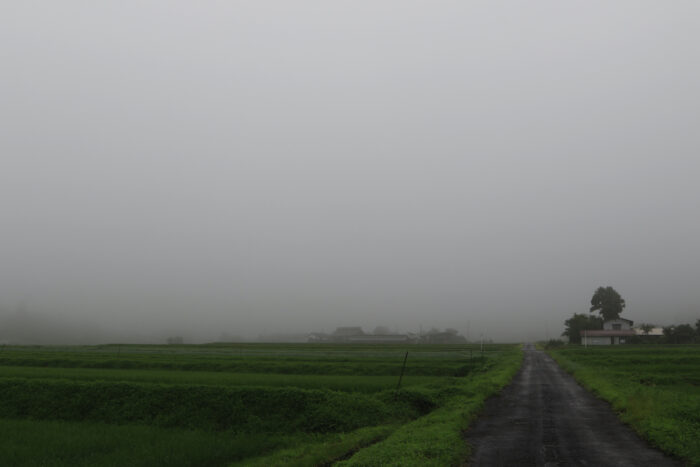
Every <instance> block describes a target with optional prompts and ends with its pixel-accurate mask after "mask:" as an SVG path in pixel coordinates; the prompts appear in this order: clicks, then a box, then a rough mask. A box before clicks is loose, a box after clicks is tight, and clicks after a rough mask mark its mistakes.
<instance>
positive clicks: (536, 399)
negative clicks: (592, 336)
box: [465, 345, 682, 467]
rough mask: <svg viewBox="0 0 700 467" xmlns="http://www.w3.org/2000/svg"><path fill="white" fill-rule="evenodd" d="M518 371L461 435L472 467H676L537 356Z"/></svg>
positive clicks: (528, 354)
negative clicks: (569, 466)
mask: <svg viewBox="0 0 700 467" xmlns="http://www.w3.org/2000/svg"><path fill="white" fill-rule="evenodd" d="M524 352H525V358H524V361H523V366H522V368H521V369H520V371H519V372H518V374H517V375H516V377H515V378H514V380H513V382H512V383H511V384H510V385H509V386H508V387H506V388H505V389H504V390H503V391H502V392H501V394H500V395H499V396H497V397H494V398H491V399H490V400H489V401H488V402H487V403H486V406H485V409H484V412H483V413H482V416H481V417H480V418H479V419H478V420H477V421H476V422H475V423H474V425H473V426H472V428H471V429H470V430H469V431H468V432H467V433H466V439H467V442H468V443H469V444H470V445H471V446H472V457H471V459H469V461H468V463H467V464H465V465H471V466H530V465H537V466H557V465H585V466H635V467H638V466H672V465H673V466H679V465H682V464H680V463H678V462H677V461H675V460H673V459H670V458H669V457H667V456H665V455H664V454H662V453H661V452H659V451H657V450H655V449H652V448H651V447H649V446H648V445H647V444H646V443H645V442H644V441H643V440H641V439H640V438H639V436H637V435H636V434H635V433H634V432H633V431H632V430H631V429H629V428H628V427H626V426H625V425H623V424H622V422H620V421H619V420H618V419H617V417H616V416H615V414H613V412H612V410H611V408H610V405H609V404H607V403H606V402H604V401H602V400H600V399H597V398H595V397H594V396H593V395H591V394H590V393H589V392H588V391H586V390H585V389H583V388H582V387H581V386H579V385H578V383H576V381H575V380H574V379H573V378H572V377H571V376H569V375H568V374H567V373H566V372H565V371H564V370H562V369H561V368H559V366H558V365H557V364H556V363H555V362H554V360H552V358H551V357H549V356H548V355H547V354H545V353H544V352H542V351H538V350H535V348H534V347H533V346H532V345H526V346H525V350H524Z"/></svg>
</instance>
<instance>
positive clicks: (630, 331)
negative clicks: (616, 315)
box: [581, 329, 637, 337]
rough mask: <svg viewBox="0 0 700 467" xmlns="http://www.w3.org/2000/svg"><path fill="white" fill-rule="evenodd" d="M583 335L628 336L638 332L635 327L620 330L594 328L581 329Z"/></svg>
mask: <svg viewBox="0 0 700 467" xmlns="http://www.w3.org/2000/svg"><path fill="white" fill-rule="evenodd" d="M581 335H582V336H588V337H606V336H607V337H618V336H619V337H627V336H636V335H637V333H635V332H634V329H620V330H617V331H615V330H613V329H596V330H595V331H594V330H588V331H586V330H584V331H581Z"/></svg>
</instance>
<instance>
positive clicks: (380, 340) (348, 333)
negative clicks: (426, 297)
mask: <svg viewBox="0 0 700 467" xmlns="http://www.w3.org/2000/svg"><path fill="white" fill-rule="evenodd" d="M375 332H376V331H375ZM308 341H309V342H328V343H345V344H462V343H465V342H466V339H465V338H464V337H463V336H460V335H459V334H458V332H457V330H454V329H447V330H445V331H444V332H441V331H437V330H434V331H433V332H429V333H427V334H425V335H422V336H419V335H418V334H414V333H412V332H408V333H405V334H384V333H382V334H369V333H366V332H364V331H363V330H362V327H360V326H352V327H339V328H336V330H335V331H333V333H331V334H325V333H322V332H312V333H310V334H309V337H308Z"/></svg>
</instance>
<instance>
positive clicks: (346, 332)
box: [333, 326, 365, 336]
mask: <svg viewBox="0 0 700 467" xmlns="http://www.w3.org/2000/svg"><path fill="white" fill-rule="evenodd" d="M364 334H365V332H364V331H363V330H362V328H361V327H360V326H351V327H340V328H336V329H335V331H333V335H334V336H362V335H364Z"/></svg>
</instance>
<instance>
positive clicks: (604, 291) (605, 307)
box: [590, 286, 625, 321]
mask: <svg viewBox="0 0 700 467" xmlns="http://www.w3.org/2000/svg"><path fill="white" fill-rule="evenodd" d="M624 308H625V300H624V299H623V298H622V297H621V296H620V294H619V293H617V291H616V290H615V289H613V288H612V287H610V286H608V287H598V290H596V291H595V293H594V294H593V297H592V298H591V310H590V312H591V313H593V312H594V311H598V312H600V316H602V317H603V320H604V321H610V320H611V319H617V318H619V317H620V313H622V310H623V309H624Z"/></svg>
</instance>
